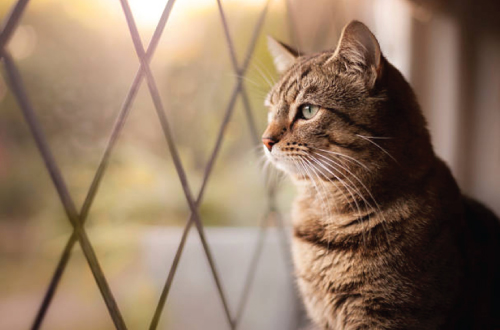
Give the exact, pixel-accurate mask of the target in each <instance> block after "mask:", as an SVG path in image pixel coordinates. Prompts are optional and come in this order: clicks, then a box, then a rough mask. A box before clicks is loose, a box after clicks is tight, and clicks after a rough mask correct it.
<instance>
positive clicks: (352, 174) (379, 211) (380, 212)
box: [315, 153, 390, 242]
mask: <svg viewBox="0 0 500 330" xmlns="http://www.w3.org/2000/svg"><path fill="white" fill-rule="evenodd" d="M315 154H317V155H319V156H321V157H323V158H325V159H326V160H328V161H329V162H331V163H333V164H335V165H336V166H340V167H341V168H342V169H343V170H345V171H346V172H347V173H349V174H350V175H351V176H352V177H353V178H354V179H356V181H358V182H359V183H360V184H361V186H362V187H363V188H364V190H366V192H367V193H368V195H369V197H370V198H371V200H373V203H374V204H375V206H376V207H377V209H378V213H379V214H380V215H381V216H382V226H383V227H384V230H385V234H386V236H387V241H388V242H389V241H390V240H389V236H388V233H387V227H386V226H387V224H386V222H387V220H386V218H385V216H384V214H383V213H382V210H381V208H380V205H379V204H378V203H377V200H376V199H375V197H374V196H373V194H372V193H371V191H370V190H369V189H368V187H366V185H365V184H364V183H363V182H362V181H361V179H359V178H358V177H357V176H356V175H355V174H354V173H352V172H351V171H350V170H349V169H348V168H347V167H345V166H342V165H341V164H338V163H337V162H335V161H334V160H333V159H331V158H328V157H326V156H324V155H321V154H319V153H315ZM332 168H334V166H332ZM344 177H345V178H347V179H348V177H347V176H346V175H345V174H344ZM351 182H352V181H351ZM360 197H361V198H363V201H364V202H365V203H367V205H368V206H370V207H372V205H371V203H369V202H368V201H367V200H366V199H365V198H364V196H363V195H362V194H360Z"/></svg>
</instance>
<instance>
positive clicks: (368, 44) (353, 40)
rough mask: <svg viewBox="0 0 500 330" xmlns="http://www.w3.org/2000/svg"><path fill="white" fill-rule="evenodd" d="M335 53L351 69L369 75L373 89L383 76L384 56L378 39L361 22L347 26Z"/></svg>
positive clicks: (354, 22)
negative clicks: (381, 75) (379, 77)
mask: <svg viewBox="0 0 500 330" xmlns="http://www.w3.org/2000/svg"><path fill="white" fill-rule="evenodd" d="M335 53H336V54H337V55H339V56H340V57H341V58H343V59H344V60H346V61H347V62H348V63H347V65H348V66H351V68H353V69H355V70H356V71H360V72H362V73H365V74H368V76H367V78H368V83H369V84H370V85H371V86H370V87H373V85H374V84H375V81H376V80H377V78H378V76H379V75H380V74H381V69H382V54H381V51H380V46H379V44H378V41H377V39H376V38H375V36H374V35H373V33H372V32H371V31H370V29H368V27H367V26H366V25H364V24H363V23H361V22H359V21H352V22H351V23H349V24H347V25H346V27H344V30H343V31H342V35H341V36H340V41H339V45H338V46H337V50H336V51H335Z"/></svg>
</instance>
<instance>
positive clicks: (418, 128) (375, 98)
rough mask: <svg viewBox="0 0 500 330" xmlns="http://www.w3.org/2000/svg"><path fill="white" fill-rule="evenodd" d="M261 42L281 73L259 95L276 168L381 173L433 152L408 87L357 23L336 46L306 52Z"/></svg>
mask: <svg viewBox="0 0 500 330" xmlns="http://www.w3.org/2000/svg"><path fill="white" fill-rule="evenodd" d="M268 44H269V49H270V51H271V54H272V55H273V57H274V63H275V66H276V68H277V70H278V71H279V72H280V74H281V78H280V80H279V81H278V83H277V84H276V85H275V86H274V87H273V88H272V89H271V91H270V92H269V94H268V96H267V99H266V106H267V107H268V108H269V113H268V127H267V129H266V131H265V132H264V134H263V136H262V142H263V144H264V150H265V153H266V155H267V157H268V158H269V159H270V160H271V162H272V163H273V164H274V165H275V166H276V167H278V168H279V169H281V170H283V171H285V172H287V173H288V174H291V175H292V176H295V177H303V178H309V179H311V178H312V179H314V178H315V177H317V178H322V177H328V178H330V179H335V178H336V177H340V178H344V177H346V176H350V175H351V174H352V175H356V176H358V177H359V176H360V175H364V176H368V175H369V173H370V172H372V171H375V172H376V173H378V175H379V176H380V175H381V173H382V172H383V171H396V170H397V171H400V170H402V169H404V170H406V171H410V170H411V168H412V167H415V168H418V166H419V162H420V160H419V158H422V157H429V155H431V154H432V148H431V147H430V142H429V136H428V133H427V130H426V128H425V121H424V119H423V116H422V115H421V112H420V109H419V106H418V104H417V102H416V101H415V97H414V95H413V92H412V90H411V87H410V86H409V85H408V83H407V82H406V81H405V79H404V78H403V77H402V75H401V74H400V73H399V71H398V70H397V69H395V68H394V67H393V66H392V65H391V64H390V63H389V62H388V61H387V60H386V59H385V58H384V57H383V56H382V53H381V50H380V46H379V43H378V41H377V39H376V38H375V36H374V35H373V34H372V33H371V32H370V30H369V29H368V28H367V27H366V26H365V25H364V24H363V23H361V22H358V21H353V22H351V23H350V24H348V25H347V26H346V27H345V28H344V30H343V32H342V35H341V37H340V41H339V43H338V46H337V48H336V49H334V50H327V51H323V52H320V53H316V54H312V55H301V54H299V53H298V52H297V51H295V50H294V49H292V48H291V47H289V46H287V45H285V44H283V43H281V42H278V41H276V40H274V39H271V38H270V39H269V42H268ZM412 149H413V150H412Z"/></svg>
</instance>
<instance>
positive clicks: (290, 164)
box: [264, 145, 311, 176]
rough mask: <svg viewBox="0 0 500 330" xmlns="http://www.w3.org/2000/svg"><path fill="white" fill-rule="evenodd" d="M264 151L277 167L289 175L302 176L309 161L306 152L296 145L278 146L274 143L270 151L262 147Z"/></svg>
mask: <svg viewBox="0 0 500 330" xmlns="http://www.w3.org/2000/svg"><path fill="white" fill-rule="evenodd" d="M264 153H265V154H266V157H267V158H268V159H269V160H270V161H271V163H272V164H273V165H274V166H275V167H276V168H277V169H279V170H281V171H283V172H285V173H287V174H289V175H295V176H297V175H300V176H304V174H306V169H307V168H309V164H310V162H311V160H310V157H309V155H308V152H307V151H306V150H305V149H302V148H299V147H297V146H294V147H286V146H285V147H280V146H277V145H276V146H274V147H273V148H272V151H269V150H268V149H267V148H266V147H264Z"/></svg>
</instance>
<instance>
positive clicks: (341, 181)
mask: <svg viewBox="0 0 500 330" xmlns="http://www.w3.org/2000/svg"><path fill="white" fill-rule="evenodd" d="M310 159H312V160H314V161H315V162H316V163H317V164H318V165H320V166H322V167H323V168H325V169H326V170H327V171H328V172H329V173H330V174H332V175H334V176H335V177H336V178H337V179H338V180H339V182H340V183H341V184H342V185H343V186H344V187H345V188H346V190H347V191H348V192H349V194H350V195H351V197H352V199H353V201H354V203H355V205H356V208H357V210H358V215H357V217H360V216H361V209H360V207H359V204H358V201H357V199H356V198H355V197H354V194H353V193H352V191H351V190H350V189H349V187H348V185H347V184H346V183H345V182H344V181H343V180H341V179H340V178H339V177H338V176H337V175H335V174H334V173H333V172H331V171H330V170H328V168H327V167H325V166H324V164H323V162H321V161H320V160H319V159H317V158H315V157H313V156H310ZM313 166H314V165H313ZM325 178H326V179H327V180H328V181H330V182H331V183H333V181H332V180H330V178H328V177H326V176H325ZM335 186H336V185H335ZM337 189H338V187H337ZM340 191H341V192H342V190H340ZM357 194H358V195H360V194H359V192H358V193H357ZM344 196H345V195H344ZM346 201H347V203H348V204H349V201H348V200H347V197H346ZM349 205H350V204H349ZM361 232H362V235H363V243H364V244H365V246H366V239H365V226H364V224H362V228H361Z"/></svg>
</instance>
